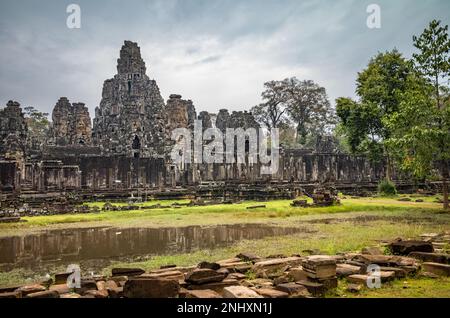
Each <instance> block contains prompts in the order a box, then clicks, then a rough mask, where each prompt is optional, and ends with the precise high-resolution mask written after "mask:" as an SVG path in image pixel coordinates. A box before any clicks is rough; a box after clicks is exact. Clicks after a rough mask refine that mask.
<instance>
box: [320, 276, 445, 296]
mask: <svg viewBox="0 0 450 318" xmlns="http://www.w3.org/2000/svg"><path fill="white" fill-rule="evenodd" d="M347 285H348V284H347V282H346V281H345V279H343V280H341V281H340V282H339V286H338V289H337V290H336V291H335V292H334V293H330V294H329V295H328V297H348V298H450V278H449V277H439V278H436V279H431V278H405V279H400V280H395V281H393V282H389V283H384V284H382V286H381V288H379V289H377V288H373V289H369V288H363V289H362V290H361V291H360V292H359V293H350V292H348V291H347V290H346V288H347Z"/></svg>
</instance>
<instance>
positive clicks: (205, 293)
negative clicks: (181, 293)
mask: <svg viewBox="0 0 450 318" xmlns="http://www.w3.org/2000/svg"><path fill="white" fill-rule="evenodd" d="M185 297H186V298H222V296H221V295H220V294H219V293H217V292H215V291H214V290H211V289H199V290H187V291H186V293H185Z"/></svg>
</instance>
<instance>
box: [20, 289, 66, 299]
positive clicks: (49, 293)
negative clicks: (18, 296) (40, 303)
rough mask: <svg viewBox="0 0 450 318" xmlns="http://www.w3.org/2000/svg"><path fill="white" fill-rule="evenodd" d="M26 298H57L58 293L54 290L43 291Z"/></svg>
mask: <svg viewBox="0 0 450 318" xmlns="http://www.w3.org/2000/svg"><path fill="white" fill-rule="evenodd" d="M26 298H59V293H58V292H57V291H54V290H45V291H40V292H36V293H31V294H28V295H27V296H26Z"/></svg>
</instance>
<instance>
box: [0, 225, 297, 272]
mask: <svg viewBox="0 0 450 318" xmlns="http://www.w3.org/2000/svg"><path fill="white" fill-rule="evenodd" d="M300 231H304V229H301V228H296V227H288V228H287V227H277V226H267V225H261V224H233V225H217V226H208V227H204V226H188V227H167V228H125V229H119V228H86V229H67V230H51V231H45V232H42V233H37V234H32V235H26V236H12V237H2V238H0V265H1V267H3V269H5V268H6V267H8V268H11V267H13V268H17V267H35V266H36V265H39V264H43V263H45V264H49V263H50V264H51V263H54V264H64V263H69V262H80V261H86V260H98V259H108V260H114V259H121V258H123V257H133V256H139V255H161V254H177V253H185V252H191V251H194V250H199V249H213V248H217V247H224V246H227V245H230V244H232V243H233V242H236V241H239V240H252V239H260V238H264V237H268V236H279V235H289V234H293V233H297V232H300Z"/></svg>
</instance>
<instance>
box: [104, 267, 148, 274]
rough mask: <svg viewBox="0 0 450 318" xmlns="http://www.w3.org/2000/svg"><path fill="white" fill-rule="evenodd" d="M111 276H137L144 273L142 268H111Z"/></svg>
mask: <svg viewBox="0 0 450 318" xmlns="http://www.w3.org/2000/svg"><path fill="white" fill-rule="evenodd" d="M111 273H112V275H113V276H139V275H142V274H144V273H145V271H144V270H143V269H142V268H113V269H112V270H111Z"/></svg>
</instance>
